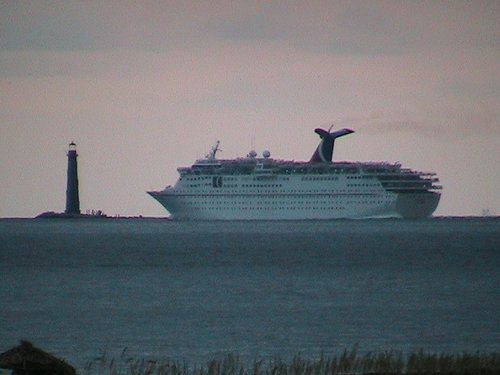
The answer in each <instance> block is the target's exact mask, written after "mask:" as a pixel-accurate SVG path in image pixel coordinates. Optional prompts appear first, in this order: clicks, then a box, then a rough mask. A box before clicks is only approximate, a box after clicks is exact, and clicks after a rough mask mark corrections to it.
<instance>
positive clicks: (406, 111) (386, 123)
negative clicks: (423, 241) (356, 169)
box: [0, 1, 500, 217]
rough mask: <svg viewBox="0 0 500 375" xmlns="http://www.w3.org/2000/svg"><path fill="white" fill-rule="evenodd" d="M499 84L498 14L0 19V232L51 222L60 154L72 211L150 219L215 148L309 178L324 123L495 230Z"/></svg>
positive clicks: (291, 11) (416, 5)
mask: <svg viewBox="0 0 500 375" xmlns="http://www.w3.org/2000/svg"><path fill="white" fill-rule="evenodd" d="M499 72H500V2H497V1H489V2H488V1H474V2H471V1H463V2H461V1H453V2H451V1H450V2H448V1H432V2H425V1H423V2H406V1H394V2H387V1H372V2H365V1H363V2H356V1H346V2H342V1H341V2H330V1H313V2H307V3H306V2H295V1H289V2H278V1H262V2H248V1H246V2H230V1H227V2H224V1H215V2H194V1H184V2H173V1H164V2H156V1H141V2H123V1H84V2H82V1H60V2H46V1H31V2H30V1H0V160H1V165H2V167H1V170H0V181H1V185H0V216H2V217H5V216H34V215H36V214H37V213H40V212H42V211H47V210H56V211H62V210H63V209H64V192H65V172H66V158H65V151H66V147H67V144H68V143H69V142H70V141H72V140H74V141H75V142H76V143H77V147H78V151H79V154H80V158H79V161H80V181H81V201H82V202H81V203H82V208H83V209H84V210H85V209H94V208H95V209H103V210H104V211H105V212H106V213H108V214H115V213H116V214H122V215H139V214H142V215H155V216H159V215H164V211H163V209H162V208H161V207H160V206H159V205H158V204H157V203H155V202H154V201H153V200H152V199H151V198H150V197H148V196H147V195H146V194H145V193H144V191H145V190H148V189H160V188H163V187H164V186H165V185H167V184H172V183H174V182H175V180H176V178H177V172H176V168H177V167H178V166H180V165H188V164H190V163H191V162H192V161H193V160H194V159H195V158H197V157H200V156H203V155H204V153H205V152H206V151H207V150H208V149H209V148H210V146H211V145H212V143H213V142H215V140H217V139H220V140H221V145H222V149H223V153H222V156H223V157H234V156H242V155H245V154H246V153H247V152H248V150H249V149H250V148H251V147H252V145H255V148H256V149H257V151H262V150H263V149H270V150H271V152H272V155H273V156H275V157H278V158H284V159H295V160H307V159H308V158H309V157H310V154H311V153H312V152H313V150H314V148H315V146H316V144H317V139H316V135H315V134H314V133H313V129H314V128H315V127H318V126H328V125H329V124H330V123H335V124H336V126H339V127H340V126H349V127H352V128H353V129H355V130H356V134H354V135H351V136H349V137H346V138H345V139H342V142H340V141H339V142H338V143H339V144H338V145H337V149H336V152H337V154H336V158H337V159H344V160H387V161H392V162H394V161H400V162H402V163H403V165H405V166H408V167H413V168H417V169H424V170H434V171H436V172H437V173H438V175H439V177H440V178H441V181H442V183H443V185H444V191H443V197H442V200H441V203H440V206H439V208H438V210H437V212H436V214H440V215H471V214H473V215H474V214H479V213H480V212H481V210H482V209H483V208H490V210H491V211H492V212H493V213H496V214H500V193H499V189H498V186H500V172H499V165H500V151H499V150H500V120H499V119H500V116H499V115H500V73H499ZM283 135H285V136H283Z"/></svg>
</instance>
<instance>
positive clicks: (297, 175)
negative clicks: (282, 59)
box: [148, 128, 442, 220]
mask: <svg viewBox="0 0 500 375" xmlns="http://www.w3.org/2000/svg"><path fill="white" fill-rule="evenodd" d="M315 132H316V134H317V135H319V137H320V143H319V145H318V147H317V148H316V150H315V151H314V153H313V155H312V157H311V159H310V160H309V161H304V162H298V161H287V160H280V159H274V158H271V154H270V152H269V151H264V152H263V153H262V156H258V155H257V153H256V152H255V151H250V152H249V153H248V155H247V156H246V157H241V158H235V159H219V158H217V153H218V152H219V151H220V149H219V142H217V143H216V145H215V146H214V147H213V148H212V149H211V151H210V152H209V153H208V154H207V155H206V157H205V158H203V159H199V160H196V161H195V162H194V164H193V165H191V166H189V167H180V168H178V169H177V171H178V172H179V179H178V180H177V182H176V183H175V185H173V186H167V187H166V188H165V189H164V190H161V191H150V192H148V194H150V195H151V196H152V197H153V198H155V199H156V200H157V201H158V202H159V203H160V204H161V205H162V206H163V207H165V209H166V210H167V211H168V212H169V213H170V217H171V218H172V219H175V220H328V219H341V218H352V219H362V218H392V217H395V218H425V217H429V216H431V215H432V213H433V212H434V211H435V209H436V207H437V205H438V203H439V199H440V197H441V193H440V191H441V189H442V187H441V186H440V185H439V179H438V178H437V177H436V174H435V173H433V172H420V171H415V170H412V169H409V168H403V167H402V166H401V164H399V163H388V162H345V161H341V162H340V161H332V157H333V150H334V145H335V140H336V139H337V138H340V137H343V136H345V135H348V134H351V133H354V131H353V130H351V129H340V130H336V131H333V132H331V128H330V129H329V130H324V129H319V128H318V129H315Z"/></svg>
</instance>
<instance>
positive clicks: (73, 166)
mask: <svg viewBox="0 0 500 375" xmlns="http://www.w3.org/2000/svg"><path fill="white" fill-rule="evenodd" d="M77 156H78V154H77V153H76V144H75V143H74V142H71V143H70V144H69V150H68V180H67V184H66V210H65V211H64V212H65V213H66V214H69V215H79V214H80V198H79V196H78V166H77V162H76V157H77Z"/></svg>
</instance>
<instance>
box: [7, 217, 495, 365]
mask: <svg viewBox="0 0 500 375" xmlns="http://www.w3.org/2000/svg"><path fill="white" fill-rule="evenodd" d="M499 270H500V219H498V218H441V219H429V220H336V221H305V222H250V223H247V222H233V223H226V222H210V223H209V222H172V221H167V220H159V219H155V220H153V219H136V220H134V219H128V220H125V219H113V220H106V219H95V220H73V221H71V220H57V219H55V220H50V219H45V220H43V219H41V220H6V219H4V220H0V280H1V281H0V352H3V351H5V350H7V349H9V348H11V347H13V346H15V345H17V344H18V343H19V340H20V339H27V340H30V341H32V342H33V343H34V344H35V345H38V346H40V347H42V348H43V349H45V350H48V351H50V352H52V353H53V354H55V355H57V356H60V357H63V358H65V359H67V360H68V361H69V362H70V363H71V364H73V365H74V366H75V367H77V368H78V369H81V368H83V367H84V366H85V363H86V362H88V361H90V360H92V359H94V358H96V357H98V356H99V355H100V354H101V353H102V352H104V351H105V352H106V353H108V355H111V356H119V355H120V353H122V351H123V350H124V349H125V348H127V353H128V355H129V356H132V357H134V358H158V359H174V360H178V361H187V362H189V363H191V364H197V363H198V364H204V363H205V362H206V361H207V360H208V359H211V358H214V357H219V356H222V355H224V354H225V353H228V352H229V353H238V354H239V355H240V356H241V357H243V358H248V359H255V358H264V359H265V358H272V357H275V356H280V357H281V358H284V359H286V358H289V357H292V356H294V355H296V354H299V353H300V354H302V355H304V356H308V357H309V356H310V357H317V356H319V355H320V354H321V353H325V354H337V353H339V352H341V351H342V350H343V349H345V348H347V349H349V348H351V347H353V346H354V345H356V344H358V345H359V348H360V351H383V350H390V349H394V350H400V351H403V352H409V351H412V350H417V349H419V348H424V349H425V350H429V351H436V352H447V353H460V352H462V351H476V350H479V351H484V352H490V351H499V350H500V271H499Z"/></svg>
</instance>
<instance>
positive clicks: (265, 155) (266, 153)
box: [262, 150, 271, 159]
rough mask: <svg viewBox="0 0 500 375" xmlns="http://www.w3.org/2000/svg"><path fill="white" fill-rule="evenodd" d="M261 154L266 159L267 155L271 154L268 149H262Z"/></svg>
mask: <svg viewBox="0 0 500 375" xmlns="http://www.w3.org/2000/svg"><path fill="white" fill-rule="evenodd" d="M262 156H264V157H265V158H266V159H267V158H268V157H270V156H271V152H269V151H268V150H266V151H264V152H263V153H262Z"/></svg>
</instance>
